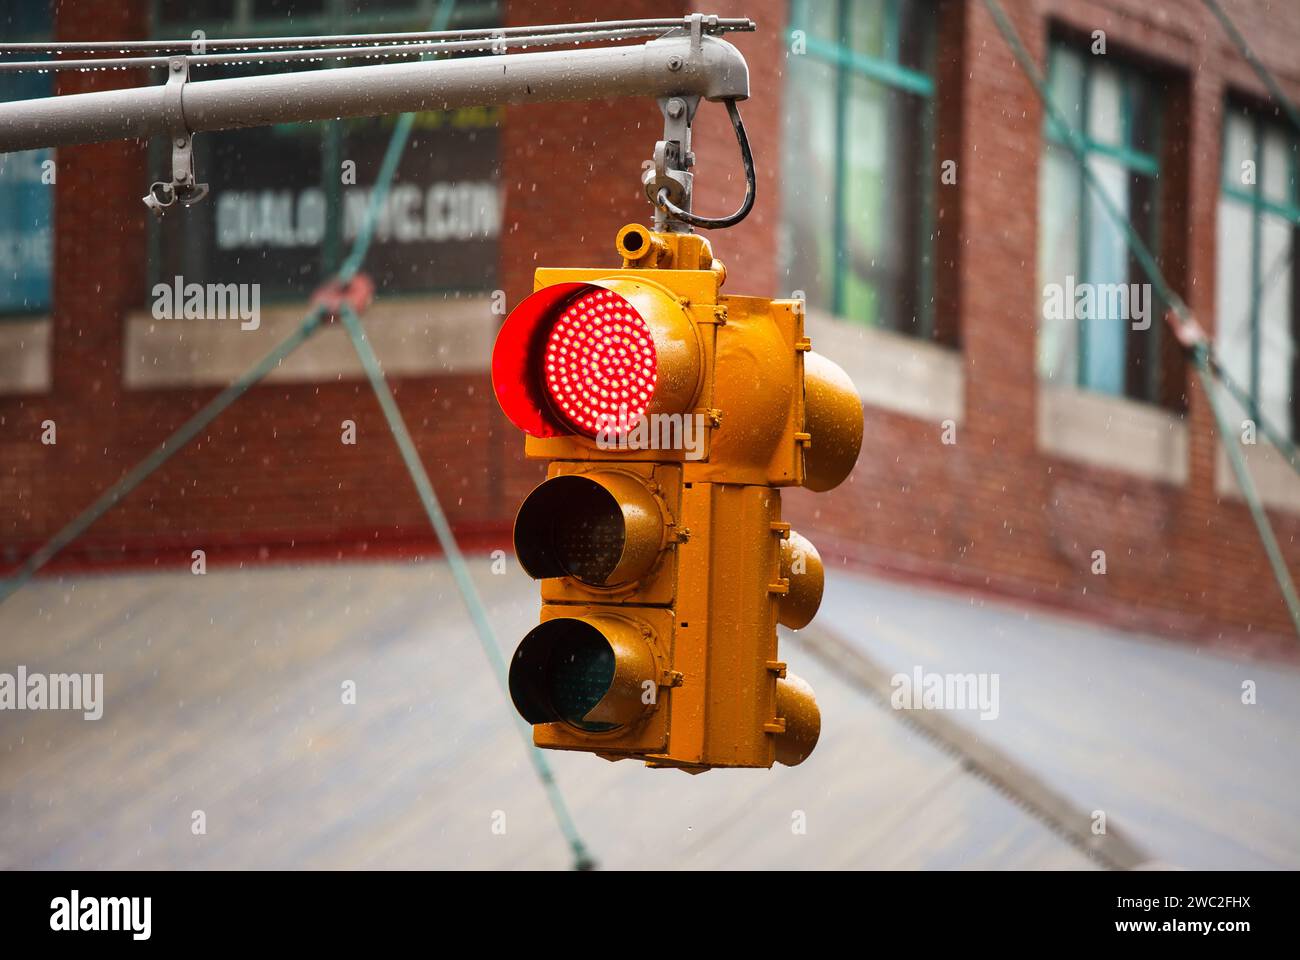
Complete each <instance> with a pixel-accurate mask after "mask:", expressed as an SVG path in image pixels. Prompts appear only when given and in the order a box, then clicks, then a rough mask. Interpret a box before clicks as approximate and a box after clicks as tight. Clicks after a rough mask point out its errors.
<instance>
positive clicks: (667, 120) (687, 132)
mask: <svg viewBox="0 0 1300 960" xmlns="http://www.w3.org/2000/svg"><path fill="white" fill-rule="evenodd" d="M716 21H717V18H716V17H704V16H703V15H701V14H698V13H697V14H693V15H692V16H691V17H690V18H689V31H690V38H691V43H690V46H689V48H688V51H687V56H688V57H690V58H692V59H694V58H697V57H698V58H702V57H703V56H704V50H703V37H704V28H705V25H706V24H709V25H710V26H713V25H715V24H716ZM680 34H681V31H675V35H680ZM684 66H685V60H684V59H683V58H682V57H681V56H678V55H673V56H671V57H669V59H668V63H667V67H668V69H669V70H670V71H673V72H678V71H681V70H682V68H683V67H684ZM747 86H748V84H747V83H746V88H747ZM744 95H746V94H742V96H744ZM720 99H723V102H725V103H726V105H727V115H728V116H729V117H730V118H731V125H732V128H733V129H734V130H735V132H736V141H737V142H738V143H739V145H740V156H741V161H742V162H743V164H744V167H745V199H744V201H742V203H741V205H740V208H739V209H738V210H737V211H736V212H735V213H733V214H731V215H730V216H726V217H701V216H697V215H696V214H693V213H692V212H691V199H692V194H693V181H694V178H695V175H694V174H693V173H691V168H692V167H694V166H695V153H694V151H692V150H691V124H692V123H693V122H694V121H695V112H696V111H697V110H698V109H699V106H700V97H699V96H676V97H661V98H660V99H659V110H660V112H662V113H663V115H664V138H663V139H662V140H660V141H659V142H658V143H656V144H655V150H654V159H653V160H649V161H647V162H646V163H645V164H643V166H642V174H641V185H642V186H643V187H644V188H645V193H646V198H647V199H648V200H649V201H650V203H651V204H652V205H653V206H654V208H655V219H654V229H655V230H656V231H657V232H659V233H690V232H691V230H692V228H693V227H703V228H705V229H719V228H722V227H732V226H735V225H736V224H738V223H740V221H742V220H744V219H745V217H747V216H748V215H749V211H750V210H751V209H753V206H754V193H755V180H756V177H755V174H754V156H753V153H752V152H751V151H750V147H749V137H748V136H747V135H746V133H745V124H744V123H743V122H742V121H741V119H740V110H739V108H738V107H737V106H736V98H734V97H725V98H720Z"/></svg>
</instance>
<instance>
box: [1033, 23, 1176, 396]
mask: <svg viewBox="0 0 1300 960" xmlns="http://www.w3.org/2000/svg"><path fill="white" fill-rule="evenodd" d="M1065 51H1069V52H1073V53H1076V54H1080V55H1081V56H1082V58H1083V63H1084V67H1085V69H1084V73H1083V88H1082V92H1081V96H1082V100H1081V102H1080V103H1079V105H1078V106H1079V117H1080V125H1079V128H1078V129H1074V128H1072V127H1068V126H1064V125H1062V124H1060V123H1059V122H1058V121H1057V119H1056V117H1055V116H1054V115H1053V114H1052V113H1051V112H1049V111H1044V119H1043V138H1044V141H1045V142H1046V143H1047V144H1050V145H1054V146H1058V147H1062V148H1064V149H1066V150H1070V151H1071V153H1072V154H1076V155H1077V154H1078V153H1079V152H1081V153H1082V162H1083V163H1084V164H1086V163H1087V162H1088V160H1089V159H1090V158H1091V157H1093V156H1099V157H1104V158H1106V159H1107V160H1111V161H1113V162H1115V163H1116V164H1118V165H1119V166H1120V167H1122V168H1123V169H1124V171H1125V172H1126V173H1127V174H1129V175H1132V174H1139V175H1141V176H1144V177H1147V178H1149V179H1150V180H1151V181H1152V184H1153V187H1154V191H1155V200H1154V204H1153V206H1154V209H1153V210H1152V213H1151V221H1152V228H1151V234H1150V236H1149V237H1147V238H1146V240H1147V242H1148V245H1149V246H1150V248H1151V249H1152V250H1153V251H1156V252H1157V254H1158V252H1159V250H1160V242H1161V237H1160V223H1161V207H1162V204H1163V202H1164V191H1163V189H1162V186H1163V185H1162V183H1161V179H1160V152H1161V150H1162V149H1163V143H1164V129H1163V124H1161V126H1160V127H1159V128H1158V129H1157V131H1156V134H1155V137H1154V144H1153V146H1154V149H1153V150H1151V151H1146V150H1139V149H1137V148H1135V147H1134V146H1132V144H1133V142H1134V133H1133V131H1134V127H1133V114H1134V104H1133V83H1134V82H1135V81H1136V82H1137V83H1142V84H1145V85H1148V88H1149V89H1150V79H1149V77H1148V76H1147V74H1146V73H1145V72H1144V71H1143V70H1141V69H1140V68H1138V67H1136V66H1134V65H1131V64H1127V63H1125V62H1124V61H1122V60H1115V59H1109V60H1106V61H1105V63H1106V64H1107V65H1108V66H1110V67H1112V68H1114V69H1116V70H1118V71H1119V72H1120V74H1121V75H1122V78H1123V83H1122V85H1121V96H1120V129H1121V131H1122V132H1121V143H1119V144H1112V143H1106V142H1104V141H1101V140H1098V139H1096V138H1094V137H1093V136H1091V135H1090V134H1089V131H1088V121H1089V117H1090V114H1091V105H1092V87H1093V84H1094V82H1095V81H1096V77H1097V74H1096V72H1095V71H1093V70H1090V69H1088V66H1089V64H1090V63H1091V62H1092V61H1091V60H1090V59H1089V58H1090V57H1095V56H1096V55H1093V54H1090V53H1089V52H1088V51H1087V48H1086V47H1083V46H1081V45H1080V44H1078V43H1075V42H1072V41H1071V40H1068V39H1062V38H1056V37H1054V38H1052V39H1051V41H1050V42H1049V45H1048V60H1047V88H1048V91H1049V95H1050V93H1051V91H1052V90H1054V89H1055V79H1056V76H1057V71H1058V70H1059V68H1060V67H1059V64H1060V56H1061V54H1062V53H1063V52H1065ZM1152 95H1153V96H1154V95H1155V94H1154V92H1153V93H1152ZM1056 106H1057V108H1058V110H1057V112H1059V113H1062V114H1067V108H1068V106H1069V105H1068V104H1057V105H1056ZM1075 187H1076V190H1077V203H1078V211H1079V215H1078V223H1077V229H1078V239H1077V243H1078V259H1079V263H1078V278H1077V279H1078V280H1079V281H1081V282H1082V281H1086V280H1087V279H1088V277H1089V276H1090V273H1091V271H1090V266H1089V250H1090V248H1091V242H1090V241H1091V238H1092V229H1093V224H1092V221H1091V217H1090V215H1089V210H1090V205H1089V203H1088V199H1089V192H1090V190H1091V188H1090V187H1089V186H1088V182H1087V178H1086V177H1085V176H1084V175H1083V170H1082V169H1080V170H1079V171H1078V175H1077V183H1076V185H1075ZM1039 216H1040V222H1041V216H1042V214H1041V212H1040V215H1039ZM1130 217H1131V214H1130ZM1129 257H1130V260H1131V258H1132V254H1131V253H1130V255H1129ZM1139 269H1140V267H1139ZM1042 279H1044V280H1047V279H1050V278H1042ZM1147 282H1148V283H1149V282H1150V279H1149V278H1148V279H1147ZM1152 297H1153V299H1152V302H1151V314H1152V325H1151V328H1150V330H1148V331H1146V332H1147V333H1148V334H1149V335H1150V336H1152V337H1153V338H1156V339H1155V342H1154V343H1153V344H1151V345H1150V346H1149V348H1148V350H1147V356H1146V360H1147V363H1146V369H1145V371H1144V373H1145V376H1144V384H1143V391H1142V393H1143V395H1142V396H1140V397H1134V396H1133V395H1132V394H1131V393H1130V392H1129V390H1128V389H1127V384H1128V366H1129V364H1131V363H1132V360H1133V358H1132V357H1131V356H1130V355H1129V349H1130V347H1131V342H1132V341H1131V338H1126V340H1125V348H1124V359H1123V369H1122V370H1121V376H1122V378H1123V382H1124V384H1125V386H1124V388H1123V389H1121V390H1120V391H1119V393H1117V394H1116V393H1113V392H1112V391H1105V390H1102V391H1099V392H1105V393H1108V394H1111V395H1115V396H1124V397H1128V398H1129V399H1133V400H1138V401H1140V402H1147V403H1157V404H1158V403H1160V376H1161V364H1160V355H1161V345H1160V341H1159V338H1160V336H1161V333H1160V330H1161V323H1160V321H1159V318H1160V317H1162V316H1163V315H1164V307H1163V305H1162V304H1161V303H1160V302H1159V301H1158V300H1157V299H1156V294H1155V293H1154V285H1153V293H1152ZM1094 322H1096V321H1094V320H1093V319H1091V318H1083V319H1080V320H1079V321H1078V323H1079V335H1078V341H1077V343H1078V346H1077V351H1076V354H1077V356H1076V364H1075V377H1074V382H1075V385H1076V386H1078V387H1080V388H1081V389H1086V390H1093V389H1098V388H1096V387H1094V386H1093V385H1092V384H1090V383H1089V382H1088V381H1089V379H1090V378H1089V373H1088V371H1089V369H1090V363H1089V355H1088V343H1089V332H1088V331H1089V326H1090V324H1092V323H1094ZM1102 322H1107V323H1109V322H1113V321H1110V320H1105V321H1102Z"/></svg>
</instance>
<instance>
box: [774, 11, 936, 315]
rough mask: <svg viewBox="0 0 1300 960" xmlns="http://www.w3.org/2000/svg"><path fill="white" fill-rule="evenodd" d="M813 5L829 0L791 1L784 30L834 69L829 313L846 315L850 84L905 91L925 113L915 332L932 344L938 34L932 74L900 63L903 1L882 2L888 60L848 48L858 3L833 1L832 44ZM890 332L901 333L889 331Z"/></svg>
mask: <svg viewBox="0 0 1300 960" xmlns="http://www.w3.org/2000/svg"><path fill="white" fill-rule="evenodd" d="M813 2H827V0H791V2H790V8H789V21H788V24H787V26H786V42H787V45H788V44H790V43H792V42H793V41H794V39H795V36H794V35H795V33H796V32H800V33H801V34H802V37H801V40H802V42H803V44H804V49H805V51H806V52H805V54H804V55H805V56H808V57H811V58H813V59H814V60H817V61H820V62H821V63H822V64H824V65H826V66H829V67H832V68H834V70H835V91H834V96H835V108H834V116H835V131H834V138H833V139H834V143H835V161H834V170H835V174H834V190H835V203H834V221H833V223H832V228H831V229H832V235H833V240H832V249H833V250H835V252H836V255H835V258H834V260H833V270H834V276H833V277H832V280H831V304H830V310H831V313H832V314H833V315H834V316H836V317H843V316H844V305H845V300H846V286H847V278H848V272H849V269H850V268H849V264H848V262H847V258H846V257H844V256H843V251H844V250H845V249H846V244H847V242H848V211H847V210H845V204H844V203H843V202H842V198H843V196H844V194H845V192H846V191H845V184H846V183H847V180H848V153H849V151H848V148H847V126H848V124H847V122H846V118H847V116H848V105H849V100H850V96H851V94H850V88H851V86H852V83H851V81H852V80H853V79H854V78H855V77H862V78H865V79H867V80H871V81H873V82H876V83H879V84H881V85H882V86H884V87H887V88H889V89H890V90H896V91H901V92H903V93H909V94H913V95H915V96H918V97H921V98H922V99H923V100H924V101H925V109H924V111H923V112H922V116H921V136H920V141H921V142H920V144H919V148H920V151H921V154H922V164H921V166H922V168H923V169H924V170H925V171H927V172H926V173H925V174H924V175H922V176H921V177H920V178H919V180H920V187H921V189H920V197H919V198H918V209H919V218H920V219H919V223H918V227H917V244H918V247H919V249H917V250H916V251H915V254H916V256H917V264H918V270H917V289H916V291H915V295H916V303H917V328H916V332H915V334H913V335H912V336H914V338H915V339H918V340H924V341H933V340H934V337H935V316H934V313H935V310H934V307H935V305H934V236H933V234H934V208H935V202H934V192H935V185H934V182H933V181H934V177H933V176H932V175H931V174H933V172H934V159H935V142H934V139H935V138H934V128H935V91H936V86H937V85H936V81H935V78H934V76H933V73H934V60H935V48H936V46H937V42H936V39H935V36H934V34H933V33H932V34H931V36H930V37H929V43H928V47H927V50H926V52H925V59H926V60H927V61H928V64H929V69H930V72H929V73H926V72H924V71H920V70H916V69H914V68H912V67H908V66H905V65H903V64H902V63H900V62H899V51H900V48H901V12H900V0H878V2H879V3H881V4H882V5H883V7H884V22H885V37H884V52H885V54H886V56H885V58H880V57H874V56H871V55H869V54H865V53H862V52H861V51H857V50H853V49H852V48H851V47H849V46H847V45H845V43H844V38H845V37H846V36H848V28H849V23H850V13H851V12H852V8H853V4H854V2H855V0H830V2H833V3H835V5H836V6H835V25H836V26H835V29H836V32H837V34H838V37H837V38H836V39H835V40H828V39H826V38H825V37H821V36H817V35H814V34H813V33H812V32H811V31H810V30H809V29H808V17H807V7H808V6H809V5H810V4H811V3H813ZM883 329H889V330H891V331H892V332H900V331H898V330H896V329H894V328H890V327H885V328H883Z"/></svg>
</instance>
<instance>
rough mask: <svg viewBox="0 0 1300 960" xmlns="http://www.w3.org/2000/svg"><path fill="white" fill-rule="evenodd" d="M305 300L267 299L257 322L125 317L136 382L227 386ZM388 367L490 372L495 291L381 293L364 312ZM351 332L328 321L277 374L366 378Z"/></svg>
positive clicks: (288, 324) (304, 379)
mask: <svg viewBox="0 0 1300 960" xmlns="http://www.w3.org/2000/svg"><path fill="white" fill-rule="evenodd" d="M307 311H308V307H307V304H306V303H299V304H276V305H274V306H268V307H263V308H262V310H261V312H260V313H261V317H260V324H259V326H258V328H257V329H256V330H242V329H240V323H239V320H237V319H232V320H157V319H155V318H154V316H153V314H152V313H151V312H150V311H148V310H139V311H134V312H132V313H130V314H128V315H127V318H126V345H125V358H124V360H125V371H124V376H125V380H126V385H127V387H128V388H129V389H134V390H147V389H155V388H160V387H200V386H224V385H226V384H228V383H230V382H231V381H232V380H234V379H235V378H237V377H239V376H240V375H241V374H243V373H246V372H247V371H248V369H249V368H250V367H252V366H253V364H255V363H256V362H257V361H258V360H260V359H262V357H264V356H265V355H266V354H267V353H268V352H269V351H270V350H271V348H272V347H273V346H275V345H276V344H277V343H279V342H280V341H281V340H283V339H285V338H286V337H288V336H289V334H291V333H292V332H293V331H294V329H295V328H297V326H298V325H299V324H300V323H302V321H303V318H304V317H306V315H307ZM362 319H363V320H364V322H365V327H366V334H367V336H368V337H369V339H370V342H371V344H372V345H373V346H374V348H375V353H376V354H378V356H379V359H380V361H381V362H382V363H383V366H384V372H385V373H388V374H390V375H394V376H413V375H420V374H443V373H477V372H482V371H486V370H487V369H488V367H489V363H490V358H491V355H492V343H493V340H494V339H495V338H496V332H497V326H498V323H497V320H498V318H497V317H496V316H494V315H493V313H492V302H491V300H490V298H489V297H488V296H486V295H480V294H475V295H473V296H461V297H456V296H454V295H450V296H447V297H443V296H442V295H440V294H439V295H428V296H419V297H392V298H388V299H383V300H376V301H375V303H374V304H373V305H372V306H371V307H370V309H369V310H367V311H366V313H365V314H364V316H363V318H362ZM364 377H365V371H364V370H362V368H361V364H360V362H359V361H358V360H357V356H356V353H355V352H354V351H353V349H352V343H351V341H350V340H349V339H348V335H347V332H346V331H345V330H344V329H343V328H342V326H341V325H337V324H336V325H333V326H327V327H326V328H325V329H323V330H321V331H319V332H317V333H316V335H315V336H313V337H312V338H311V339H309V340H308V341H307V342H306V343H304V344H303V345H302V346H300V347H299V348H298V349H297V350H295V351H294V352H293V353H292V354H290V355H289V357H288V358H287V359H286V360H285V361H284V362H283V363H282V364H280V366H279V367H277V368H276V369H275V370H273V371H272V372H271V373H270V374H269V375H268V376H267V378H266V379H267V381H269V382H272V383H314V382H321V381H326V380H339V379H349V380H351V379H363V378H364Z"/></svg>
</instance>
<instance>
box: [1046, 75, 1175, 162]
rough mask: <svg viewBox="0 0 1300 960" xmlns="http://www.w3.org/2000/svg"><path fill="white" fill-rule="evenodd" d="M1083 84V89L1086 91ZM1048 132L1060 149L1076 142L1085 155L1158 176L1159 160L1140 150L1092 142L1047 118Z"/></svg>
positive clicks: (1049, 137)
mask: <svg viewBox="0 0 1300 960" xmlns="http://www.w3.org/2000/svg"><path fill="white" fill-rule="evenodd" d="M1086 88H1087V87H1086V83H1085V89H1086ZM1047 123H1048V127H1049V129H1048V131H1047V139H1048V140H1050V141H1052V143H1056V144H1059V145H1060V146H1062V147H1067V148H1068V147H1070V146H1071V144H1070V141H1071V140H1076V141H1078V143H1079V145H1080V146H1081V147H1082V148H1083V149H1084V151H1085V152H1087V153H1096V154H1100V155H1101V156H1103V157H1108V158H1109V159H1111V160H1115V161H1117V162H1118V163H1120V164H1121V165H1122V166H1124V167H1126V168H1128V169H1129V170H1132V171H1134V172H1135V173H1140V174H1142V175H1144V176H1148V177H1158V176H1160V160H1159V159H1158V158H1157V157H1155V156H1153V155H1152V154H1149V153H1143V152H1142V151H1141V150H1134V149H1132V148H1130V147H1116V146H1113V145H1111V144H1109V143H1102V142H1101V141H1099V140H1094V139H1092V138H1091V137H1089V136H1087V135H1086V134H1082V133H1077V132H1072V131H1070V130H1065V131H1062V130H1061V129H1060V127H1059V125H1058V124H1057V123H1056V121H1055V119H1054V118H1052V117H1048V118H1047Z"/></svg>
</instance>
